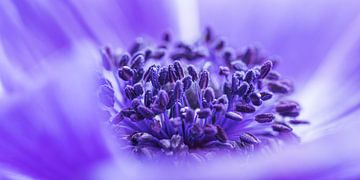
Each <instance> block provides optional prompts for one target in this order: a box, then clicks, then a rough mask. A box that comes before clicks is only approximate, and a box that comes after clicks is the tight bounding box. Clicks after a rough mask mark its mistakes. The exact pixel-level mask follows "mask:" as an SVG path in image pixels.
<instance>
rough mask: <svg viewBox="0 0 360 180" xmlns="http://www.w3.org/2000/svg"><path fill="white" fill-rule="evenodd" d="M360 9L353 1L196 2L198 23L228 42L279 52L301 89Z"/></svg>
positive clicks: (282, 68) (283, 66)
mask: <svg viewBox="0 0 360 180" xmlns="http://www.w3.org/2000/svg"><path fill="white" fill-rule="evenodd" d="M359 11H360V6H359V5H358V1H356V0H349V1H342V0H331V1H322V0H315V1H310V0H306V1H287V0H280V1H251V0H240V1H232V0H228V1H207V0H199V13H200V21H201V23H202V25H211V26H213V27H214V29H216V30H217V31H218V32H220V34H223V35H224V36H225V37H228V40H229V41H230V43H236V44H241V45H248V44H252V43H254V42H259V43H260V44H261V45H263V46H264V47H265V48H266V49H268V50H269V52H271V53H275V54H278V55H279V56H280V57H281V59H282V60H281V63H282V64H281V66H279V68H280V71H281V72H282V73H283V74H284V75H286V76H290V77H292V79H294V80H296V82H297V83H296V84H297V86H298V90H299V91H301V89H302V87H301V86H300V85H301V84H303V83H304V82H306V81H307V80H308V79H309V78H311V77H312V73H313V72H314V71H315V69H316V68H317V67H318V66H321V62H322V61H323V60H324V57H325V56H326V54H327V53H328V51H329V49H331V47H332V46H333V45H334V44H335V43H336V42H337V41H338V39H339V37H341V36H342V34H343V33H344V32H345V31H346V28H347V27H348V25H349V24H350V23H351V22H352V21H353V20H354V19H355V18H356V16H357V14H358V13H359ZM339 14H341V16H339Z"/></svg>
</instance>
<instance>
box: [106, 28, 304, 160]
mask: <svg viewBox="0 0 360 180" xmlns="http://www.w3.org/2000/svg"><path fill="white" fill-rule="evenodd" d="M102 57H103V64H104V68H105V73H104V74H105V75H104V76H103V77H102V78H101V81H100V88H99V97H100V99H101V102H102V104H103V105H104V109H105V110H106V111H108V112H109V114H110V115H111V118H109V124H110V125H111V127H112V128H113V129H114V130H115V133H116V135H117V137H118V138H119V140H121V142H125V143H126V145H124V147H127V148H129V149H131V150H132V151H134V152H136V153H138V154H141V155H145V156H146V157H152V158H154V157H159V156H164V155H165V156H167V157H195V158H197V159H199V158H200V159H201V158H204V157H207V156H208V155H211V154H216V153H229V152H237V153H242V154H248V153H249V152H253V151H256V150H261V151H267V150H271V149H272V148H273V147H274V146H275V145H278V144H281V143H284V142H287V141H288V140H290V139H291V140H297V139H298V138H297V136H296V135H294V134H293V133H292V128H291V126H290V125H289V124H292V125H296V124H307V121H303V120H298V119H296V117H297V116H298V115H299V113H300V105H299V104H298V103H297V102H294V101H290V100H286V99H285V98H286V97H287V96H288V95H289V94H290V93H291V92H293V89H294V88H293V85H292V83H291V82H289V81H288V80H286V79H284V78H283V77H281V76H280V74H279V73H278V72H276V71H275V70H274V69H275V66H276V65H277V61H276V59H275V58H273V57H269V56H266V55H264V53H263V52H262V51H260V49H259V48H257V47H252V46H250V47H247V48H245V49H244V50H242V51H235V50H234V49H233V48H231V47H229V46H228V44H227V43H226V42H225V41H224V40H223V38H220V37H216V36H214V34H213V33H212V31H211V29H209V28H208V29H206V31H205V34H204V36H203V37H202V38H201V39H200V40H198V41H197V42H195V43H194V44H186V43H184V42H181V41H179V42H174V41H173V40H172V38H171V36H170V34H168V33H165V35H164V37H163V39H162V41H161V42H160V43H159V44H157V45H156V44H155V45H154V44H151V43H146V42H144V41H143V40H141V39H138V40H136V42H135V43H134V45H133V46H132V47H131V48H130V49H129V51H128V52H121V53H116V52H114V51H112V50H111V49H110V48H104V50H103V51H102ZM106 71H107V72H106ZM108 72H112V75H113V77H108V75H106V73H107V74H109V73H108ZM108 79H109V80H108ZM110 79H112V80H113V81H112V82H113V84H114V83H115V84H116V86H113V85H112V83H111V82H110Z"/></svg>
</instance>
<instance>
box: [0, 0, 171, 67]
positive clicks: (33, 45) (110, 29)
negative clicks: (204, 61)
mask: <svg viewBox="0 0 360 180" xmlns="http://www.w3.org/2000/svg"><path fill="white" fill-rule="evenodd" d="M168 6H169V3H168V2H166V1H164V0H150V1H139V0H129V1H128V0H121V1H115V0H106V1H83V0H80V1H71V0H66V1H55V2H46V1H42V0H35V1H28V0H16V1H1V3H0V24H1V25H2V27H6V28H1V30H0V35H1V41H0V43H1V44H3V48H4V52H5V53H6V56H8V57H9V58H10V59H12V61H13V62H14V61H15V62H21V64H20V65H22V68H27V69H28V68H29V67H33V66H34V64H33V62H37V61H39V60H42V59H43V58H44V57H46V56H48V55H50V54H53V53H54V52H57V51H58V50H59V49H70V48H71V47H72V45H73V44H74V43H76V41H79V40H80V41H81V40H84V39H86V40H90V41H92V42H94V43H96V44H97V45H98V46H102V45H104V44H106V43H110V44H115V45H116V46H123V45H129V44H130V43H132V42H133V40H134V39H135V37H137V36H151V37H153V38H154V37H159V38H160V35H161V33H162V32H163V31H164V30H166V29H169V28H171V27H172V28H173V27H174V23H175V22H176V21H175V20H174V19H173V13H172V12H173V11H172V9H171V8H169V7H168ZM174 29H175V28H174ZM18 65H19V64H18Z"/></svg>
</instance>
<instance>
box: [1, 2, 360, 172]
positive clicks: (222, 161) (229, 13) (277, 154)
mask: <svg viewBox="0 0 360 180" xmlns="http://www.w3.org/2000/svg"><path fill="white" fill-rule="evenodd" d="M0 10H1V11H0V26H1V28H0V134H1V141H0V177H1V178H2V177H4V178H7V179H21V178H23V179H74V178H76V179H119V178H125V179H164V178H175V179H176V178H178V179H182V178H199V179H203V178H247V179H269V178H270V179H279V178H280V179H294V178H309V179H317V178H322V179H334V178H346V179H348V178H349V179H356V178H359V176H360V172H359V170H358V169H359V167H358V164H359V163H358V162H359V161H360V160H359V158H358V157H360V154H359V152H360V151H359V148H360V147H359V145H358V144H357V143H356V142H354V139H356V138H355V137H357V136H359V132H358V130H357V129H358V127H359V123H358V121H357V117H358V115H359V113H360V111H359V104H360V94H359V91H358V87H359V85H360V84H359V82H360V81H359V79H360V75H359V70H358V69H359V66H360V54H359V52H360V49H359V47H360V14H359V12H360V4H359V2H357V1H355V0H347V1H340V0H331V1H321V0H315V1H308V0H306V1H301V2H296V1H285V0H279V1H266V2H264V1H248V0H241V1H235V0H234V1H231V0H228V1H215V0H214V1H204V0H198V1H186V0H185V1H180V0H179V1H165V0H150V1H138V0H135V1H130V0H129V1H127V0H120V1H115V0H106V1H101V2H100V1H99V2H96V1H82V0H81V1H71V0H68V1H56V2H55V1H54V2H46V1H41V0H35V1H27V0H15V1H2V2H0ZM207 25H210V26H211V27H212V28H213V29H214V30H215V31H216V33H217V34H219V35H222V36H223V37H224V38H225V40H226V44H228V45H230V46H232V47H236V48H241V47H244V48H246V46H247V45H249V44H250V45H251V44H257V45H260V46H261V47H262V48H263V49H265V50H266V51H267V52H266V53H267V54H275V55H277V56H278V57H280V64H279V66H278V69H277V70H278V71H279V72H280V73H281V74H282V75H284V77H289V78H290V79H291V80H293V82H294V84H295V89H296V91H295V93H294V95H293V96H292V97H291V99H295V100H297V101H298V102H299V103H300V105H301V108H302V114H301V115H300V116H299V118H300V119H303V120H308V121H310V125H306V126H303V127H301V128H297V127H296V128H294V133H295V134H297V135H298V136H299V138H300V139H301V143H300V144H296V145H294V144H293V145H289V146H284V147H282V148H279V149H276V151H274V152H273V153H272V154H271V155H269V156H264V155H262V154H261V153H260V154H254V156H252V157H249V158H248V159H246V160H244V158H243V157H234V158H226V157H221V158H220V157H219V159H214V160H211V161H208V162H206V163H203V164H197V163H195V164H191V166H190V167H189V166H183V165H179V166H177V167H173V166H171V165H169V164H168V163H163V162H162V163H160V162H143V161H139V160H138V159H136V158H133V157H132V155H131V154H128V153H124V151H119V149H121V148H123V147H121V146H120V147H119V145H118V141H117V140H116V138H115V137H114V136H113V135H112V134H111V133H110V132H109V130H108V129H107V128H106V127H104V125H103V118H104V116H103V114H102V112H101V111H98V109H97V107H98V104H97V100H96V97H94V93H95V92H97V89H96V84H95V83H96V82H94V81H93V80H95V79H96V78H97V77H98V74H99V72H103V70H102V69H101V62H100V61H101V57H100V53H99V49H100V48H101V47H104V46H105V45H110V46H111V47H114V48H117V47H119V49H115V50H116V51H119V52H123V50H125V49H128V47H129V46H130V45H131V44H132V43H133V42H134V40H135V39H136V38H137V37H144V39H146V40H148V41H150V42H155V43H158V42H159V41H160V38H161V35H162V33H163V32H165V31H170V32H171V33H172V35H173V36H174V39H181V40H184V41H186V42H190V41H192V40H194V38H196V37H197V38H198V37H200V34H201V33H202V30H203V29H204V28H205V27H206V26H207ZM196 68H199V69H201V66H199V67H198V66H196ZM121 98H125V97H121Z"/></svg>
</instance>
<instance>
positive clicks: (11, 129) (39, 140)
mask: <svg viewBox="0 0 360 180" xmlns="http://www.w3.org/2000/svg"><path fill="white" fill-rule="evenodd" d="M88 57H89V56H88ZM78 58H79V57H78ZM85 59H86V60H88V59H87V58H85ZM75 62H76V63H75ZM49 67H50V66H49ZM51 67H56V70H55V69H53V68H52V69H51V71H49V72H42V73H41V74H39V75H40V76H38V78H37V79H34V80H33V81H32V82H33V83H32V86H30V87H24V89H23V91H21V92H16V93H14V94H12V96H8V97H7V98H3V99H2V102H1V104H0V107H1V108H0V124H1V125H0V136H1V141H0V165H2V166H5V167H7V168H9V169H10V170H11V171H14V172H17V173H20V174H26V175H28V176H30V177H33V178H40V179H68V178H75V177H78V178H80V177H84V176H85V175H87V173H89V172H88V171H90V170H91V169H92V168H94V166H96V165H98V164H99V163H101V162H103V161H106V160H108V159H109V158H110V157H111V155H110V152H109V149H108V148H107V145H106V143H105V142H106V141H105V140H104V136H103V132H102V130H101V129H102V128H101V124H99V123H100V121H99V118H98V117H99V113H98V111H97V105H96V101H94V100H96V97H95V96H94V94H93V92H94V86H93V82H92V79H94V78H93V72H94V71H95V69H94V68H93V67H92V66H90V65H89V64H87V63H84V61H74V62H73V63H70V64H66V65H65V66H63V65H60V64H54V66H51Z"/></svg>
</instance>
